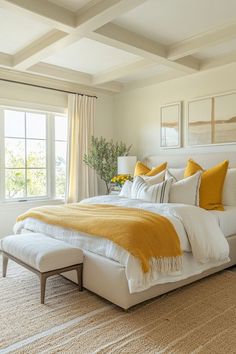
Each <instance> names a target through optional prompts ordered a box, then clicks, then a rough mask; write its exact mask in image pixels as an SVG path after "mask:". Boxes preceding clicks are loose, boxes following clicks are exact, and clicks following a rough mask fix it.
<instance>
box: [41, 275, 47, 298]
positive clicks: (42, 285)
mask: <svg viewBox="0 0 236 354" xmlns="http://www.w3.org/2000/svg"><path fill="white" fill-rule="evenodd" d="M46 282H47V276H46V275H45V274H43V273H41V274H40V289H41V304H44V301H45V291H46Z"/></svg>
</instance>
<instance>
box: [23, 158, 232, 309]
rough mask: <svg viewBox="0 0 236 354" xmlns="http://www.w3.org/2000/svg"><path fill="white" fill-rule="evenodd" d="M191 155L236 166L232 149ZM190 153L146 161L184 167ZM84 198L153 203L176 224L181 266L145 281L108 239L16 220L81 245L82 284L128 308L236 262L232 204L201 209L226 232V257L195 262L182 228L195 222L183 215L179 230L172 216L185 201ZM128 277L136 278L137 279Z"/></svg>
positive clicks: (130, 259) (131, 204) (130, 204)
mask: <svg viewBox="0 0 236 354" xmlns="http://www.w3.org/2000/svg"><path fill="white" fill-rule="evenodd" d="M191 156H192V157H193V158H195V159H196V160H197V161H198V162H199V163H200V164H202V165H203V167H204V168H207V167H211V166H212V165H214V164H216V163H217V162H220V161H222V160H223V159H229V161H230V166H231V167H236V157H235V153H232V152H228V153H227V152H224V153H217V154H216V153H211V154H196V155H195V156H194V154H191ZM188 157H189V155H165V156H158V157H157V156H151V157H149V158H147V159H146V161H145V162H146V163H147V164H148V165H149V166H155V165H158V164H159V163H161V162H163V161H168V165H169V166H171V167H184V166H185V163H186V160H187V159H188ZM85 202H86V203H91V204H93V203H95V204H99V203H101V204H102V203H105V204H114V205H123V206H126V207H138V208H144V207H145V208H146V209H147V210H150V211H153V210H154V209H153V208H157V211H158V213H163V215H167V216H168V217H169V218H170V219H172V222H175V223H176V224H175V228H176V229H178V234H179V236H180V239H181V240H180V241H181V246H182V249H183V250H184V255H183V270H182V271H181V272H175V273H173V274H166V275H160V274H157V272H156V273H155V276H153V277H149V279H148V281H147V278H144V277H142V274H141V273H140V271H138V270H137V264H136V263H135V262H136V260H135V259H133V257H130V256H129V255H127V253H125V252H123V253H122V252H119V256H118V255H117V256H116V254H118V253H117V248H114V247H113V246H112V245H111V244H106V245H105V247H104V244H103V241H102V240H100V239H98V240H96V242H97V243H96V245H95V244H93V245H91V244H90V240H89V239H88V238H87V237H86V235H80V239H79V241H78V236H77V234H76V233H74V232H72V231H69V230H63V229H60V228H56V227H52V226H50V227H49V226H45V225H43V223H39V222H35V220H28V221H27V223H24V224H22V225H18V228H17V232H25V231H26V232H29V231H30V232H32V231H33V232H43V233H45V234H46V235H48V236H52V237H56V238H58V239H63V240H66V241H67V242H70V243H72V244H74V245H75V244H77V245H78V247H81V248H82V249H83V250H84V274H83V275H84V287H85V288H87V289H88V290H90V291H92V292H94V293H96V294H98V295H100V296H102V297H104V298H105V299H107V300H109V301H111V302H113V303H114V304H116V305H118V306H120V307H122V308H124V309H128V308H130V307H131V306H134V305H136V304H138V303H140V302H143V301H145V300H148V299H151V298H153V297H156V296H158V295H161V294H163V293H166V292H168V291H171V290H173V289H176V288H178V287H181V286H183V285H186V284H189V283H191V282H194V281H196V280H198V279H201V278H203V277H205V276H207V275H210V274H213V273H215V272H218V271H220V270H222V269H225V268H227V267H230V266H232V265H234V264H235V263H236V206H235V207H226V210H225V211H224V212H208V211H206V212H205V213H208V214H207V218H209V220H210V221H209V222H208V223H212V224H216V225H217V227H218V225H219V226H220V228H221V230H222V232H223V233H224V236H225V240H227V242H226V241H225V240H224V242H226V243H227V245H229V249H230V256H229V259H228V260H227V261H226V260H224V261H220V260H219V261H218V262H213V261H212V262H211V261H209V262H206V263H203V264H199V263H198V262H196V261H195V259H194V257H193V255H192V253H191V248H189V244H188V238H187V237H186V236H185V233H184V232H185V231H186V230H184V229H185V227H188V226H189V227H190V228H192V227H194V222H195V221H194V220H192V221H191V220H189V221H188V217H187V216H186V225H185V227H184V228H183V229H182V230H181V227H182V226H183V225H182V226H181V222H179V220H178V218H176V217H174V216H175V215H180V214H181V213H182V214H183V212H184V213H185V212H186V211H187V212H188V209H186V208H185V207H184V206H181V205H179V206H178V205H174V206H173V205H170V206H165V205H159V206H153V205H150V203H143V204H142V203H141V202H140V201H139V202H138V201H133V202H127V201H126V200H125V198H119V197H118V196H103V197H95V198H92V199H89V200H86V201H85ZM144 204H145V205H144ZM192 208H193V209H192V210H191V213H192V214H194V213H196V218H198V217H199V218H200V219H199V220H201V217H202V216H201V212H200V211H198V210H197V209H200V208H196V207H192ZM194 208H195V209H194ZM154 211H155V210H154ZM182 214H181V216H184V214H183V215H182ZM198 214H199V216H198ZM173 215H174V216H173ZM204 217H205V215H203V218H202V221H201V224H203V226H204V227H205V229H204V227H203V228H202V229H201V230H200V229H199V230H198V229H197V228H195V232H196V233H197V232H199V234H198V237H199V238H200V237H202V236H203V235H202V234H201V233H203V232H204V231H203V230H207V227H208V224H207V222H206V225H204ZM213 219H214V220H213ZM188 223H189V225H188ZM206 233H207V231H206ZM209 233H210V232H209ZM213 233H214V232H213ZM215 233H217V230H215ZM181 235H182V236H181ZM77 242H78V243H77ZM209 242H212V244H213V239H209ZM104 250H105V251H104ZM119 251H120V250H119ZM203 251H204V250H203ZM192 252H193V250H192ZM64 276H65V277H67V278H68V279H70V280H72V281H75V282H76V277H75V274H74V273H73V272H70V273H66V274H64ZM132 279H135V281H133V280H132Z"/></svg>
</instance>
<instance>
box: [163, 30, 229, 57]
mask: <svg viewBox="0 0 236 354" xmlns="http://www.w3.org/2000/svg"><path fill="white" fill-rule="evenodd" d="M233 38H236V23H233V24H231V25H227V26H224V27H220V28H218V29H215V30H211V31H208V32H205V33H202V34H199V35H197V36H194V37H191V38H189V39H186V40H184V41H181V42H179V43H176V44H174V45H172V46H170V47H169V49H168V55H167V57H168V59H170V60H176V59H179V58H183V57H186V56H187V55H192V54H194V53H197V52H200V51H201V50H202V49H205V48H208V47H212V46H214V45H217V44H220V43H223V42H226V41H229V40H231V39H233Z"/></svg>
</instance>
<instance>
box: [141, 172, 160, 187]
mask: <svg viewBox="0 0 236 354" xmlns="http://www.w3.org/2000/svg"><path fill="white" fill-rule="evenodd" d="M165 174H166V171H165V170H164V171H162V172H160V173H158V174H157V175H155V176H147V175H144V176H140V177H142V179H143V180H144V181H145V182H147V183H148V184H150V185H153V184H158V183H161V182H163V181H164V180H165Z"/></svg>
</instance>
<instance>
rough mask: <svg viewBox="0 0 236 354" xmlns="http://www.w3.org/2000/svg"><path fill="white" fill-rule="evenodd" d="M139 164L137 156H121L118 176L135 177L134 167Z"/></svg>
mask: <svg viewBox="0 0 236 354" xmlns="http://www.w3.org/2000/svg"><path fill="white" fill-rule="evenodd" d="M136 162H137V157H136V156H119V157H118V175H131V176H132V175H133V174H134V167H135V165H136Z"/></svg>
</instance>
